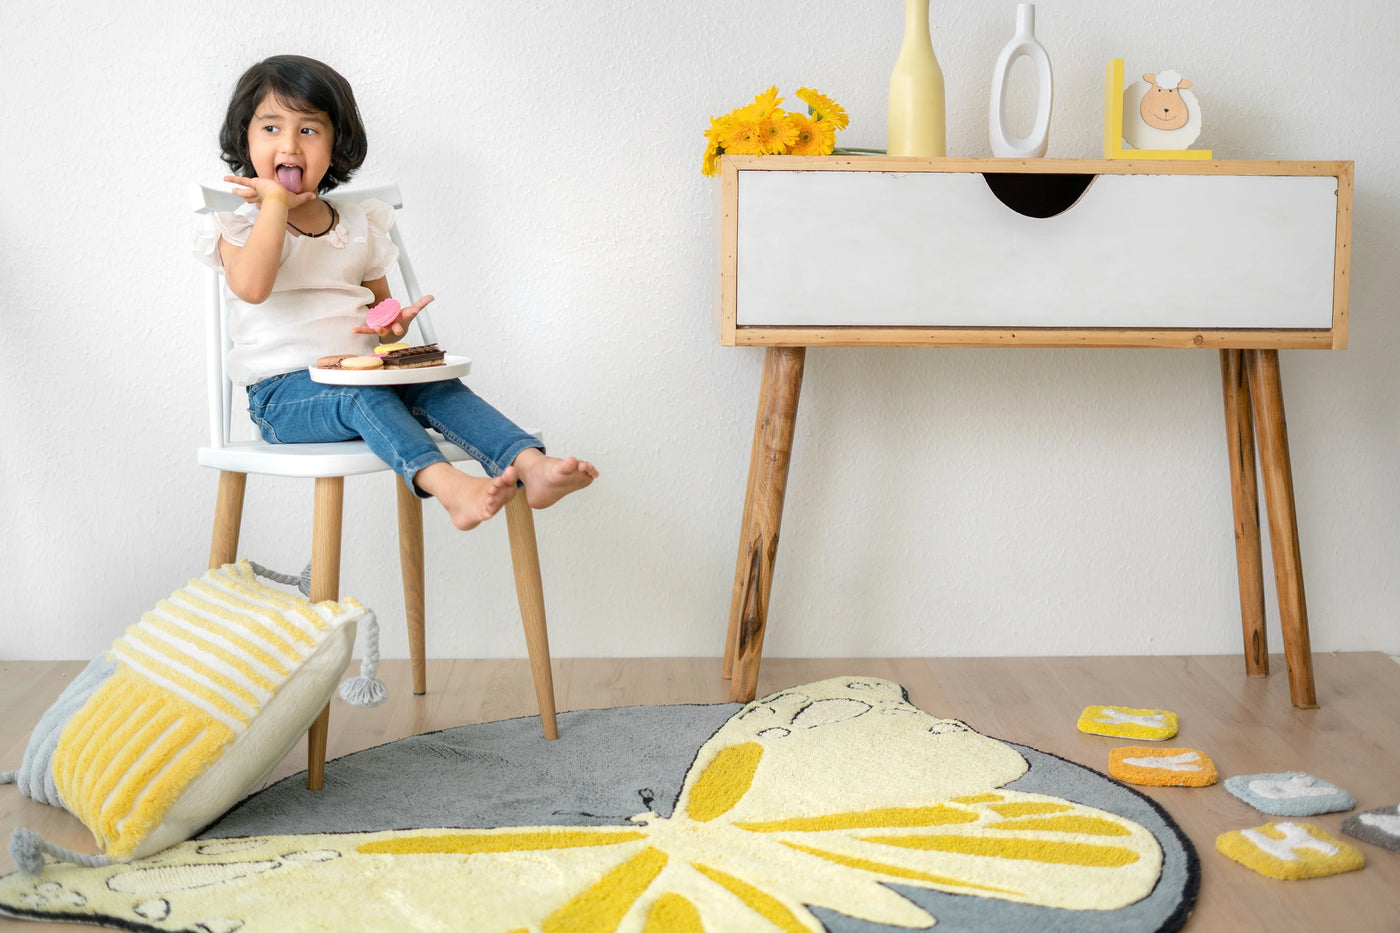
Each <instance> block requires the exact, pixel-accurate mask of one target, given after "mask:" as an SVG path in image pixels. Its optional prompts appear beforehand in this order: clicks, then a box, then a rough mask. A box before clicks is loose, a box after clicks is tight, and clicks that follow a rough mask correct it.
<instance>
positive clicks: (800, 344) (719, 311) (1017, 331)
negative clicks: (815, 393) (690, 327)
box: [715, 156, 1353, 709]
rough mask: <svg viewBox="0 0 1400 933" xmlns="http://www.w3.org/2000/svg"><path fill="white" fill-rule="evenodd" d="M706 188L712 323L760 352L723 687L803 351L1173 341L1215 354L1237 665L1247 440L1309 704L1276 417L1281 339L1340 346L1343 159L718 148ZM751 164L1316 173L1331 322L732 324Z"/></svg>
mask: <svg viewBox="0 0 1400 933" xmlns="http://www.w3.org/2000/svg"><path fill="white" fill-rule="evenodd" d="M720 164H721V169H720V176H719V178H718V180H717V182H716V185H715V196H716V234H717V236H716V247H717V257H716V259H717V261H716V268H717V272H718V285H717V288H716V299H717V301H716V316H715V325H716V331H717V333H718V336H719V338H720V341H721V343H723V344H724V345H725V346H762V347H765V348H766V353H765V355H764V364H763V374H762V378H761V383H760V387H759V397H758V410H757V416H756V418H755V422H754V432H753V447H752V450H751V453H750V459H749V474H748V486H747V490H746V492H745V497H744V512H743V518H742V520H741V529H740V539H739V549H738V557H737V560H736V564H735V572H734V587H733V591H732V595H731V601H730V612H729V627H728V634H727V636H726V639H725V654H724V667H723V675H724V677H726V678H730V679H731V686H730V697H731V699H733V700H735V701H739V702H747V701H749V700H752V699H753V698H754V695H755V692H756V689H757V682H758V668H759V663H760V660H761V656H762V651H763V639H764V635H765V633H766V631H767V627H768V622H769V616H768V604H769V596H770V593H771V590H772V583H773V570H774V566H775V563H776V558H777V547H778V536H779V531H780V528H781V524H782V511H783V501H784V498H785V494H786V487H787V475H788V465H789V462H790V460H791V454H792V438H793V431H794V427H795V425H796V418H797V404H798V398H799V396H800V394H801V389H802V376H803V365H804V362H805V357H806V350H807V347H810V346H825V347H918V346H924V347H959V346H966V347H1002V346H1025V347H1171V348H1184V349H1215V350H1217V351H1218V352H1219V354H1220V367H1221V382H1222V390H1223V395H1224V408H1225V428H1226V443H1227V448H1228V451H1229V462H1230V486H1231V493H1232V500H1233V508H1234V526H1235V527H1234V532H1235V544H1236V557H1237V562H1238V568H1239V581H1240V611H1241V622H1242V630H1243V637H1244V655H1245V667H1246V672H1247V673H1248V674H1249V675H1250V676H1264V675H1267V674H1268V672H1269V660H1268V647H1267V642H1266V636H1265V619H1264V584H1263V562H1262V551H1261V544H1260V534H1259V511H1258V491H1257V488H1258V481H1259V476H1258V475H1257V474H1256V472H1255V456H1256V445H1257V453H1258V462H1259V469H1260V470H1261V471H1262V478H1263V487H1264V496H1265V500H1266V505H1267V510H1268V519H1269V537H1270V542H1271V545H1272V556H1273V566H1274V575H1275V582H1276V585H1277V588H1278V602H1279V615H1280V621H1281V625H1282V631H1283V639H1284V653H1285V659H1286V663H1287V667H1288V678H1289V692H1290V695H1291V697H1292V701H1293V704H1294V705H1295V706H1297V707H1300V708H1304V709H1311V708H1315V707H1316V706H1317V695H1316V689H1315V685H1314V682H1313V672H1312V652H1311V646H1310V643H1309V636H1308V618H1307V607H1306V599H1305V596H1304V591H1303V573H1302V557H1301V553H1300V550H1299V544H1298V527H1297V514H1296V510H1295V506H1294V497H1293V479H1292V468H1291V465H1290V460H1289V451H1288V433H1287V427H1286V423H1285V418H1284V406H1283V391H1282V382H1281V379H1280V374H1279V362H1278V351H1279V350H1280V349H1343V348H1345V346H1346V332H1347V299H1348V277H1349V271H1350V242H1351V201H1352V171H1353V166H1352V163H1351V162H1340V161H1327V162H1264V161H1209V162H1206V161H1202V162H1175V161H1173V162H1167V161H1131V160H1117V159H1115V160H1078V159H1035V160H1024V161H1018V160H1009V159H908V158H869V157H856V158H842V157H825V158H812V157H787V156H767V157H762V158H759V157H753V156H724V157H723V158H722V159H721V163H720ZM749 171H828V172H829V171H862V172H872V171H874V172H964V173H966V172H978V173H1007V172H1017V173H1046V174H1095V175H1110V174H1144V175H1168V174H1171V175H1210V174H1215V175H1323V176H1332V177H1335V178H1336V179H1337V215H1336V233H1335V263H1334V270H1333V308H1332V322H1331V326H1330V327H1328V328H1317V329H1297V328H1290V329H1262V328H1260V329H1211V328H1136V327H1135V328H1074V327H1063V328H1038V327H1037V328H1026V327H908V326H881V327H869V326H829V325H823V326H813V327H804V326H782V327H774V326H742V325H740V324H739V323H738V314H737V306H738V298H737V296H738V246H737V240H738V229H739V222H738V218H739V178H740V173H742V172H749Z"/></svg>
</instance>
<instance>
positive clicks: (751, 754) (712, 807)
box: [686, 742, 763, 823]
mask: <svg viewBox="0 0 1400 933" xmlns="http://www.w3.org/2000/svg"><path fill="white" fill-rule="evenodd" d="M762 758H763V746H762V745H760V744H758V743H757V742H744V743H742V744H740V745H730V746H727V747H725V748H722V749H720V750H719V754H717V755H715V757H714V759H713V760H712V761H711V762H710V763H709V764H708V765H706V766H705V770H704V771H702V772H700V777H699V778H697V779H696V781H695V783H694V785H692V786H691V788H690V801H689V802H688V803H687V804H686V815H687V816H689V817H690V818H691V819H692V820H695V821H697V822H701V823H704V822H708V821H709V820H712V819H714V818H715V817H717V816H720V815H721V814H724V813H728V812H729V811H730V810H731V809H733V807H734V805H735V804H736V803H738V802H739V801H740V800H741V799H742V798H743V796H744V794H746V793H748V790H749V787H750V785H752V784H753V776H754V772H755V771H757V770H758V762H759V760H760V759H762Z"/></svg>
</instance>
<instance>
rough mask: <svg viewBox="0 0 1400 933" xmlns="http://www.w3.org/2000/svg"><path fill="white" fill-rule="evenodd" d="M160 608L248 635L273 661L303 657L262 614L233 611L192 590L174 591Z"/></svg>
mask: <svg viewBox="0 0 1400 933" xmlns="http://www.w3.org/2000/svg"><path fill="white" fill-rule="evenodd" d="M156 611H157V612H166V613H169V614H170V615H172V616H174V617H175V618H178V619H180V620H182V621H184V622H187V623H189V624H190V625H196V626H199V627H201V628H212V629H214V630H215V631H220V630H222V631H227V632H229V633H230V635H232V634H234V633H237V634H239V635H240V636H242V637H243V638H246V639H248V641H249V644H250V647H253V648H255V649H256V650H259V651H262V652H264V653H266V654H267V655H268V657H269V659H270V661H271V663H273V664H276V665H278V666H280V667H284V668H286V667H291V666H294V665H296V664H298V663H300V661H301V650H300V649H299V648H298V647H297V646H296V645H294V644H292V643H291V642H290V641H288V640H287V639H285V638H283V637H282V633H281V631H280V630H279V629H276V628H273V627H271V626H269V625H267V624H265V622H264V620H263V618H262V617H261V616H251V615H247V614H240V613H236V612H233V611H231V610H229V609H227V608H225V607H224V606H218V605H215V604H213V603H211V602H209V601H208V600H204V599H200V598H199V597H197V596H194V595H193V594H191V593H187V592H180V593H173V594H171V596H170V598H169V599H168V600H161V601H160V602H159V603H158V604H157V605H156Z"/></svg>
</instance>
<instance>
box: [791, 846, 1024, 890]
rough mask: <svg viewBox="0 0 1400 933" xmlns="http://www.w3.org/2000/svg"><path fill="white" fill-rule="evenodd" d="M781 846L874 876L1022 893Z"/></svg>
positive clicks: (885, 864) (853, 857)
mask: <svg viewBox="0 0 1400 933" xmlns="http://www.w3.org/2000/svg"><path fill="white" fill-rule="evenodd" d="M783 845H785V846H787V847H788V848H790V849H796V850H797V851H799V852H806V853H807V854H808V855H815V856H816V857H817V858H821V859H826V860H827V861H828V862H834V863H836V864H837V865H845V866H847V867H848V868H859V869H860V870H861V871H868V872H874V873H876V874H884V875H889V876H891V877H894V878H907V879H909V880H910V881H927V882H928V883H930V884H939V885H943V886H945V887H953V888H971V889H973V890H976V891H992V892H994V893H997V894H1011V895H1015V896H1021V895H1023V894H1024V892H1022V891H1017V890H1014V889H1012V888H998V887H995V886H993V885H990V884H976V883H974V882H971V881H962V880H960V879H958V878H951V877H948V876H946V875H931V874H929V873H928V872H923V871H917V870H915V869H913V868H905V867H903V866H902V865H891V864H889V863H888V862H875V861H871V860H870V859H863V858H857V857H856V856H853V855H842V854H841V853H839V852H827V851H825V850H823V849H814V848H812V847H811V846H803V845H798V844H797V843H795V842H784V843H783Z"/></svg>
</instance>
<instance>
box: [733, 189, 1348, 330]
mask: <svg viewBox="0 0 1400 933" xmlns="http://www.w3.org/2000/svg"><path fill="white" fill-rule="evenodd" d="M1337 196H1338V181H1337V178H1335V177H1332V176H1329V175H1278V176H1271V175H1224V174H1216V175H1202V174H1163V175H1149V174H1104V175H1099V176H1097V177H1096V178H1095V179H1094V180H1093V182H1092V183H1091V184H1090V185H1089V187H1088V190H1087V191H1085V193H1084V195H1083V196H1082V197H1081V198H1080V199H1079V200H1078V201H1077V202H1076V203H1075V204H1074V205H1073V206H1071V207H1069V208H1068V209H1067V210H1065V211H1064V212H1063V213H1060V214H1058V215H1056V216H1054V217H1048V218H1034V217H1026V216H1022V215H1021V214H1019V213H1017V212H1016V211H1014V210H1012V209H1011V208H1009V207H1007V206H1006V205H1004V204H1003V203H1002V202H1001V201H1000V200H998V199H997V197H996V196H995V195H994V194H993V193H992V191H991V190H990V189H989V188H988V186H987V182H986V179H985V178H984V177H983V175H981V174H980V173H977V172H907V173H904V172H889V171H774V170H763V171H740V172H739V173H738V202H737V234H736V252H737V256H736V268H735V280H736V281H735V287H736V289H737V291H736V301H735V322H736V324H737V325H738V326H739V327H784V326H805V327H826V326H836V327H843V326H854V327H887V326H888V327H900V326H903V327H966V328H978V327H993V328H1016V327H1046V328H1153V329H1160V328H1216V329H1220V328H1230V329H1247V328H1267V329H1301V330H1327V329H1329V328H1331V327H1332V326H1333V304H1334V296H1335V294H1336V289H1335V288H1334V282H1333V276H1334V270H1335V262H1336V257H1337V243H1336V231H1337V212H1338V200H1337Z"/></svg>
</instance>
